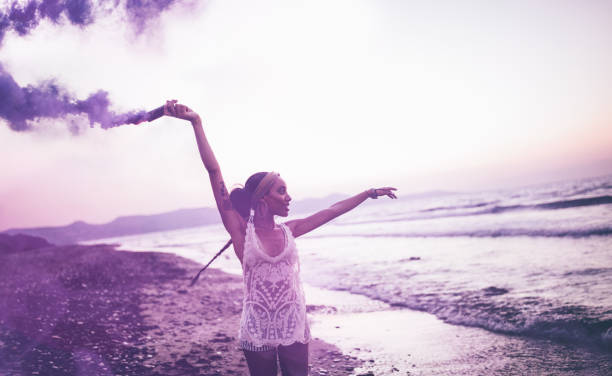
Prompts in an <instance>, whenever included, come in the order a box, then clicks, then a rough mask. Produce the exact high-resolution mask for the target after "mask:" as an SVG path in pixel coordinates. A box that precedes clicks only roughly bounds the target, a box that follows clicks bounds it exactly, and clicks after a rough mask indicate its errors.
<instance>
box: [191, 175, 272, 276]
mask: <svg viewBox="0 0 612 376" xmlns="http://www.w3.org/2000/svg"><path fill="white" fill-rule="evenodd" d="M266 175H267V172H258V173H255V174H253V175H251V176H250V177H249V178H248V179H247V181H246V183H244V188H234V189H232V192H231V193H230V201H231V202H232V206H233V207H234V210H236V211H237V212H238V214H240V216H241V217H242V218H244V219H247V218H248V217H249V215H251V200H252V198H253V193H254V192H255V189H256V188H257V186H258V185H259V183H260V182H261V180H262V179H263V178H264V177H265V176H266ZM230 244H232V240H231V239H230V240H228V242H227V243H225V246H223V248H221V250H220V251H219V252H217V254H216V255H215V257H213V258H212V259H211V260H210V261H209V262H208V264H206V266H204V267H203V268H202V269H201V270H200V271H199V272H198V274H197V275H196V276H195V277H193V279H192V280H191V285H190V286H193V285H194V284H195V283H196V281H197V280H198V278H199V277H200V274H201V273H202V272H203V271H204V270H206V268H208V265H210V264H211V263H212V262H213V261H215V259H216V258H217V257H219V256H220V255H221V254H222V253H223V251H225V250H226V249H227V248H228V247H229V246H230Z"/></svg>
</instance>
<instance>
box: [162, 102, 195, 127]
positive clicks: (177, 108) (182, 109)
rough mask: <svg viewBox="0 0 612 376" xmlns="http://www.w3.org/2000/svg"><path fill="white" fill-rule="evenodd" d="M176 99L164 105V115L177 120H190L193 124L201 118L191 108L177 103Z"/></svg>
mask: <svg viewBox="0 0 612 376" xmlns="http://www.w3.org/2000/svg"><path fill="white" fill-rule="evenodd" d="M177 102H178V101H177V100H176V99H173V100H171V101H166V104H165V105H164V115H168V116H172V117H175V118H179V119H183V120H188V121H190V122H193V121H195V120H198V119H199V118H200V115H198V113H197V112H195V111H193V110H192V109H191V108H189V107H187V106H185V105H184V104H179V103H177Z"/></svg>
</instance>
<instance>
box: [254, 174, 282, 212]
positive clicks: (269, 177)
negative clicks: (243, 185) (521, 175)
mask: <svg viewBox="0 0 612 376" xmlns="http://www.w3.org/2000/svg"><path fill="white" fill-rule="evenodd" d="M279 176H280V174H279V173H278V172H268V173H267V174H266V176H264V178H263V179H261V181H260V182H259V184H257V188H255V192H254V193H253V196H252V197H253V198H252V200H251V203H252V204H254V203H256V202H257V200H259V199H260V198H262V197H263V196H264V195H265V194H266V192H268V191H269V190H270V188H272V186H273V185H274V182H275V181H276V178H278V177H279Z"/></svg>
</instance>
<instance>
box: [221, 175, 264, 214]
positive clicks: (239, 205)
mask: <svg viewBox="0 0 612 376" xmlns="http://www.w3.org/2000/svg"><path fill="white" fill-rule="evenodd" d="M267 174H268V173H267V172H257V173H255V174H253V175H251V176H250V177H249V178H248V179H247V181H246V183H244V188H234V189H232V192H231V193H230V201H231V202H232V206H233V207H234V209H235V210H236V211H237V212H238V214H240V215H241V216H242V218H248V217H249V215H250V214H251V200H252V199H253V193H255V190H256V189H257V186H258V185H259V183H260V182H261V180H262V179H263V178H264V177H265V176H266V175H267Z"/></svg>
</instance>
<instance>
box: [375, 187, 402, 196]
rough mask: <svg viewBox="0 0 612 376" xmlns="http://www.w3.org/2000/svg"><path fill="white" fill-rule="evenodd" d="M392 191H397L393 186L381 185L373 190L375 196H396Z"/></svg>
mask: <svg viewBox="0 0 612 376" xmlns="http://www.w3.org/2000/svg"><path fill="white" fill-rule="evenodd" d="M393 191H397V188H394V187H382V188H377V189H376V190H374V192H376V195H377V196H388V197H389V198H397V196H396V195H395V193H393Z"/></svg>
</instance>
